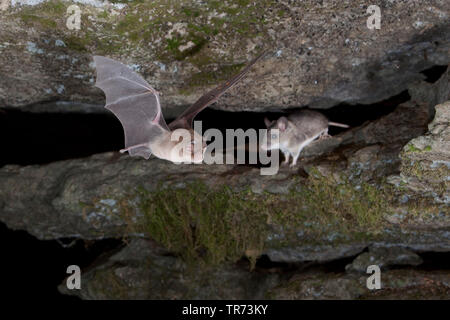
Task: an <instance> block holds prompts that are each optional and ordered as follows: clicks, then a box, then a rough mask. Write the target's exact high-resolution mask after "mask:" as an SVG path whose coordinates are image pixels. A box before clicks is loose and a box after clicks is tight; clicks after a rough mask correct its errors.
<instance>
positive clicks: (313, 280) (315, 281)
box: [269, 270, 450, 300]
mask: <svg viewBox="0 0 450 320" xmlns="http://www.w3.org/2000/svg"><path fill="white" fill-rule="evenodd" d="M368 276H369V275H364V276H363V275H357V274H346V275H344V274H340V273H326V272H311V273H304V274H299V275H295V276H293V277H292V278H291V279H290V280H289V281H288V282H287V283H286V284H282V285H280V286H279V287H277V288H274V289H273V290H271V291H270V293H269V296H270V297H271V298H273V299H293V300H298V299H313V300H315V299H400V300H410V299H412V300H416V299H431V300H433V299H448V297H449V295H450V286H449V280H450V273H449V272H448V271H446V270H442V271H433V272H427V271H416V270H390V271H386V272H383V273H382V275H381V289H380V290H369V289H367V286H366V281H367V277H368Z"/></svg>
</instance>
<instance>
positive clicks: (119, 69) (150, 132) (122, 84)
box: [94, 56, 168, 159]
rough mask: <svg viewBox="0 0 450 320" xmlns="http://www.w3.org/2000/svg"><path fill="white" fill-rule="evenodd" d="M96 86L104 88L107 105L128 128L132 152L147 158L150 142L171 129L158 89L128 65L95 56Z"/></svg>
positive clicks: (124, 126) (127, 138) (126, 144)
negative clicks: (166, 120)
mask: <svg viewBox="0 0 450 320" xmlns="http://www.w3.org/2000/svg"><path fill="white" fill-rule="evenodd" d="M94 61H95V64H96V68H97V81H96V83H95V86H96V87H98V88H100V89H102V90H103V91H104V92H105V96H106V104H105V108H106V109H108V110H110V111H112V112H113V113H114V115H115V116H116V117H117V118H118V119H119V120H120V122H121V123H122V126H123V130H124V132H125V148H126V150H127V151H128V152H129V154H130V155H131V156H141V157H144V158H145V159H148V158H149V157H150V155H151V152H152V151H151V150H150V148H149V146H148V143H150V144H151V142H152V141H154V140H155V139H157V138H158V137H160V136H161V134H162V133H164V131H165V130H166V131H167V130H168V127H167V124H166V122H165V120H164V117H163V115H162V112H161V105H160V103H159V97H158V92H157V91H156V90H155V89H153V88H152V87H151V86H150V85H149V84H148V83H147V82H146V81H145V80H144V79H142V78H141V77H140V76H139V75H138V74H136V73H135V72H133V71H132V70H131V69H130V68H128V67H127V66H126V65H124V64H122V63H120V62H117V61H115V60H112V59H109V58H105V57H100V56H94Z"/></svg>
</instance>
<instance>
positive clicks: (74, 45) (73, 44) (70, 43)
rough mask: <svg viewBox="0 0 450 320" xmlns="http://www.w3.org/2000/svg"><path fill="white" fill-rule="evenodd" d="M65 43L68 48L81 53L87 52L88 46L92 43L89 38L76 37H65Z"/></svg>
mask: <svg viewBox="0 0 450 320" xmlns="http://www.w3.org/2000/svg"><path fill="white" fill-rule="evenodd" d="M64 43H65V44H66V46H67V48H69V49H71V50H75V51H79V52H86V51H88V50H87V46H88V45H89V43H90V41H89V38H88V37H77V36H74V35H69V36H66V37H64Z"/></svg>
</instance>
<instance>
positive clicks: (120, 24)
mask: <svg viewBox="0 0 450 320" xmlns="http://www.w3.org/2000/svg"><path fill="white" fill-rule="evenodd" d="M23 3H25V4H23ZM27 3H28V4H27ZM70 5H74V4H73V3H71V2H68V1H63V0H46V1H38V2H35V1H29V2H27V1H20V2H15V3H14V6H9V7H8V9H7V10H6V11H2V20H1V21H0V39H1V40H0V68H1V69H0V73H1V74H2V77H0V106H16V107H22V106H24V105H28V104H32V103H36V102H41V101H48V100H61V99H65V100H75V101H81V102H94V103H98V104H102V103H103V95H102V94H101V91H100V90H98V89H96V88H94V87H93V83H94V73H95V70H94V65H93V64H92V55H94V54H97V55H106V56H109V57H112V58H115V59H118V60H120V61H122V62H124V63H125V64H128V65H130V66H131V67H133V69H135V70H136V71H138V72H139V73H140V74H141V75H143V76H144V77H145V78H146V79H147V80H148V81H149V82H150V83H151V84H152V85H153V86H155V87H156V88H157V89H158V90H159V91H161V92H162V93H163V94H164V96H163V108H164V109H165V112H166V114H170V115H173V114H174V113H176V112H178V111H179V110H180V109H181V108H183V107H185V106H186V105H188V104H190V103H192V102H194V101H195V100H196V99H197V98H198V97H199V96H200V95H201V94H202V93H203V92H204V91H205V90H207V89H208V88H210V87H211V86H214V85H217V84H218V83H219V82H220V81H223V80H224V79H226V78H228V77H229V76H230V75H231V74H233V73H235V72H236V71H237V70H238V69H239V68H240V66H242V65H243V64H245V63H246V62H247V61H249V60H250V59H251V58H252V57H254V56H256V55H257V54H258V53H259V52H260V51H261V50H262V49H269V50H270V51H271V54H269V55H268V56H267V57H266V58H265V59H264V60H263V61H262V62H261V63H259V64H258V65H257V66H255V68H253V70H252V72H251V73H250V74H249V75H248V77H247V79H245V80H244V81H243V82H242V83H240V84H239V85H237V86H236V88H234V89H233V91H232V92H230V94H229V95H226V96H225V97H223V98H222V99H220V101H218V102H217V103H216V105H215V107H216V108H220V109H225V110H233V111H236V110H241V111H242V110H253V111H260V110H269V109H273V108H276V109H284V108H292V107H299V106H304V105H309V106H311V107H321V108H328V107H330V106H333V105H335V104H337V103H339V102H348V103H357V102H360V103H361V102H362V103H371V102H375V101H381V100H383V99H385V98H388V97H390V96H392V95H394V94H398V93H400V92H401V91H403V90H405V89H406V88H407V87H408V86H409V85H411V84H412V83H413V82H414V81H415V80H417V79H421V78H423V75H422V74H420V72H421V71H422V70H424V69H426V68H428V67H431V66H433V65H446V64H448V63H449V55H448V50H449V45H450V44H449V40H448V37H445V35H446V34H448V31H449V29H448V28H449V25H448V23H447V18H446V9H447V8H446V4H444V3H442V2H439V1H435V0H426V1H422V2H420V4H418V5H416V6H410V5H409V4H407V3H406V2H396V3H390V2H383V3H381V4H380V6H381V10H382V12H383V17H386V19H382V27H381V29H379V30H371V29H368V28H367V18H368V16H369V14H368V13H367V12H366V9H365V8H366V6H367V3H366V2H365V1H362V0H359V1H350V0H345V1H341V0H339V1H338V0H333V1H327V2H326V3H325V2H317V1H314V0H308V1H301V2H290V3H289V4H286V3H280V2H278V1H274V0H263V1H256V0H227V1H219V0H208V1H206V2H202V3H198V2H192V1H187V0H186V1H185V0H183V1H162V0H155V1H126V2H123V3H120V2H116V1H113V2H108V1H101V2H100V1H83V2H82V3H75V5H76V6H78V7H79V9H80V13H81V25H80V29H79V30H70V29H68V28H67V26H66V22H67V19H68V18H69V16H70V15H71V14H73V12H67V9H68V8H69V6H70ZM388 17H389V18H388ZM62 44H64V45H62ZM24 62H26V63H24Z"/></svg>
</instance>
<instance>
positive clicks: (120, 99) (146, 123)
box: [94, 52, 265, 163]
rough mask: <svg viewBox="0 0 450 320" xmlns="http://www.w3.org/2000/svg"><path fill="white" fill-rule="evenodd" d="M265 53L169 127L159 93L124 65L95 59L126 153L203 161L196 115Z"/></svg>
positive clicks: (234, 82) (101, 58)
mask: <svg viewBox="0 0 450 320" xmlns="http://www.w3.org/2000/svg"><path fill="white" fill-rule="evenodd" d="M264 54H265V52H263V53H262V54H260V55H259V56H258V57H256V58H255V59H253V60H252V61H251V62H250V63H249V64H248V65H247V66H246V67H245V68H244V69H243V70H242V71H241V72H240V73H239V74H237V75H235V76H234V77H232V78H231V79H229V80H228V81H227V82H225V83H224V84H221V85H219V86H218V87H216V88H214V89H212V90H211V91H209V92H208V93H206V94H204V95H203V96H201V97H200V99H198V100H197V101H196V102H195V103H194V104H193V105H192V106H190V107H189V108H187V109H186V110H185V111H184V112H183V113H182V114H181V115H180V116H178V117H177V118H176V119H175V120H174V121H173V122H171V123H170V124H169V125H167V124H166V121H165V120H164V116H163V114H162V110H161V105H160V102H159V94H158V92H157V91H156V90H155V89H153V88H152V87H151V86H150V85H149V84H148V83H147V82H146V81H145V80H144V79H142V78H141V77H140V76H139V75H138V74H136V73H135V72H133V71H132V70H131V69H130V68H128V67H127V66H126V65H124V64H122V63H120V62H118V61H115V60H112V59H109V58H105V57H101V56H94V61H95V64H96V68H97V80H96V84H95V85H96V86H97V87H98V88H100V89H102V90H103V91H104V93H105V96H106V104H105V108H107V109H108V110H110V111H112V112H113V113H114V115H115V116H116V117H117V118H118V119H119V120H120V122H121V124H122V127H123V129H124V132H125V148H124V149H122V150H121V152H126V151H128V153H129V154H130V155H131V156H140V157H143V158H145V159H148V158H149V157H150V155H151V154H154V155H155V156H156V157H158V158H161V159H166V160H169V161H172V162H175V163H180V162H188V163H192V162H193V163H199V162H202V161H203V154H204V152H205V150H206V144H205V143H204V141H203V138H202V136H201V135H200V134H199V133H197V132H195V131H194V130H193V128H192V123H193V120H194V118H195V116H196V115H197V114H198V113H199V112H200V111H202V110H203V109H205V108H206V107H208V106H209V105H210V104H212V103H214V102H215V101H217V99H219V97H220V96H222V95H223V94H224V93H225V92H226V91H227V90H228V89H230V88H231V87H232V86H233V85H235V84H236V83H237V82H239V81H240V80H241V79H242V78H243V77H244V75H245V74H246V73H247V72H248V71H249V70H250V67H251V66H252V65H253V64H255V63H256V61H258V60H259V59H260V58H261V57H262V56H264Z"/></svg>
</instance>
